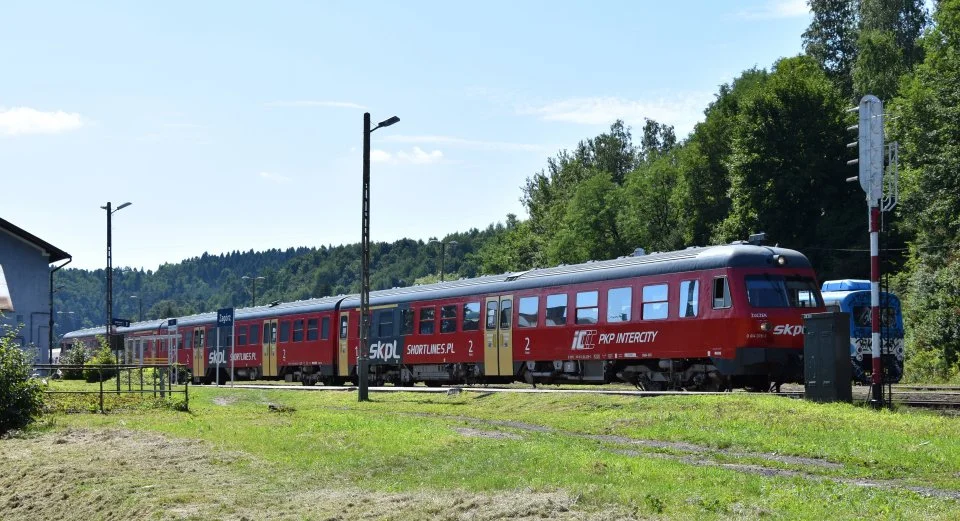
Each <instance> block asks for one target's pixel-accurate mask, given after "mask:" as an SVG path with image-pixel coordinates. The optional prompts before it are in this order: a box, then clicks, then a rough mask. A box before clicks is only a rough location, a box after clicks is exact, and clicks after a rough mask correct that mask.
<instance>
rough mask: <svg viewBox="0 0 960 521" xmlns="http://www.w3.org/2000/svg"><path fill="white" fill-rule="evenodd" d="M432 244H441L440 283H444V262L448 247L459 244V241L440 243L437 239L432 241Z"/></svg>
mask: <svg viewBox="0 0 960 521" xmlns="http://www.w3.org/2000/svg"><path fill="white" fill-rule="evenodd" d="M430 242H439V243H440V282H443V261H444V259H445V257H446V256H445V252H446V247H447V245H448V244H449V245H451V246H453V245H454V244H457V241H438V240H436V239H430Z"/></svg>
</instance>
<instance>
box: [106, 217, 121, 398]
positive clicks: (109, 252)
mask: <svg viewBox="0 0 960 521" xmlns="http://www.w3.org/2000/svg"><path fill="white" fill-rule="evenodd" d="M112 217H113V207H112V206H111V204H110V202H107V344H108V345H109V346H110V349H114V345H113V228H112V220H111V219H112ZM113 354H114V358H115V360H116V363H117V365H120V351H119V350H114V352H113ZM117 392H118V393H119V392H120V370H119V369H118V370H117Z"/></svg>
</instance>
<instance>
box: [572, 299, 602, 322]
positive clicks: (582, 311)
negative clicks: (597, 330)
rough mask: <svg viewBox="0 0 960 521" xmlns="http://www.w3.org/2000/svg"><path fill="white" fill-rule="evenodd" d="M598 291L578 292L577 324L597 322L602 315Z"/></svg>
mask: <svg viewBox="0 0 960 521" xmlns="http://www.w3.org/2000/svg"><path fill="white" fill-rule="evenodd" d="M597 298H598V297H597V292H596V291H581V292H579V293H577V324H596V323H597V320H598V319H599V317H600V308H599V307H598V306H597Z"/></svg>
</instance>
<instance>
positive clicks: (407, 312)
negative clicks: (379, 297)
mask: <svg viewBox="0 0 960 521" xmlns="http://www.w3.org/2000/svg"><path fill="white" fill-rule="evenodd" d="M400 334H401V335H412V334H413V310H412V309H401V310H400Z"/></svg>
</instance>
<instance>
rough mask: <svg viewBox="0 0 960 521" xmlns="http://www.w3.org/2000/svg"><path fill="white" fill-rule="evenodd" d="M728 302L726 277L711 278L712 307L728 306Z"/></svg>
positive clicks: (728, 287) (728, 289)
mask: <svg viewBox="0 0 960 521" xmlns="http://www.w3.org/2000/svg"><path fill="white" fill-rule="evenodd" d="M731 305H732V304H731V303H730V284H729V283H728V282H727V278H726V277H717V278H715V279H713V309H723V308H728V307H730V306H731Z"/></svg>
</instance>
